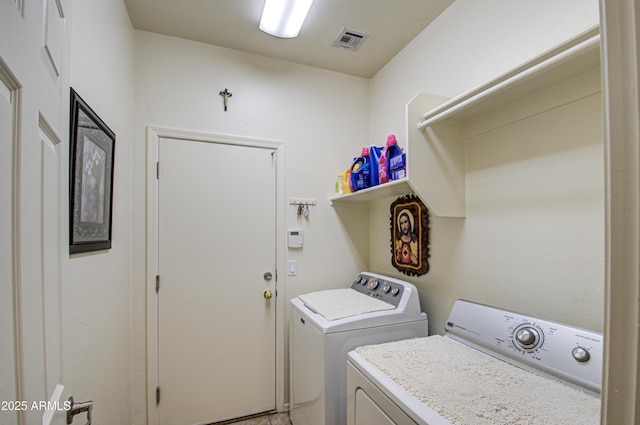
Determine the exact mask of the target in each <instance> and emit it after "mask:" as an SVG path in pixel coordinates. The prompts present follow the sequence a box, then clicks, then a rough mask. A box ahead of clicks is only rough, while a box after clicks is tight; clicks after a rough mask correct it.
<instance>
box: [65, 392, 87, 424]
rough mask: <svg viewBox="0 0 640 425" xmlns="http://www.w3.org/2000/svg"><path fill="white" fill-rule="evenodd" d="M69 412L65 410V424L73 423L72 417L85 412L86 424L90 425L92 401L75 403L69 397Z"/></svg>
mask: <svg viewBox="0 0 640 425" xmlns="http://www.w3.org/2000/svg"><path fill="white" fill-rule="evenodd" d="M69 406H70V407H69V410H67V424H70V423H72V422H73V417H74V416H75V415H77V414H78V413H82V412H87V423H86V425H91V411H92V410H93V401H83V402H81V403H76V402H74V401H73V397H69Z"/></svg>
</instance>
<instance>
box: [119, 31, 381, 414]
mask: <svg viewBox="0 0 640 425" xmlns="http://www.w3.org/2000/svg"><path fill="white" fill-rule="evenodd" d="M135 39H136V42H135V43H136V46H135V52H136V54H135V57H136V59H135V88H134V89H135V101H134V105H135V106H134V114H133V116H134V129H133V130H134V132H133V140H134V146H133V161H134V163H135V164H137V166H136V168H135V170H134V171H133V176H132V180H131V184H132V186H133V191H134V192H133V194H134V196H133V229H134V233H133V237H134V251H133V256H134V263H135V271H134V277H133V281H134V290H133V292H132V302H133V311H134V316H133V332H134V340H135V343H134V347H133V356H134V371H133V375H134V383H133V387H132V391H133V393H134V394H133V395H134V411H135V416H136V417H135V419H136V421H135V423H142V422H143V421H142V419H144V418H143V416H142V414H143V408H144V405H145V404H144V402H145V394H144V391H145V387H146V381H145V380H144V373H145V367H146V366H145V361H146V352H145V349H144V348H145V347H144V343H145V341H146V324H145V319H146V313H145V303H146V291H145V274H144V271H145V266H146V259H145V249H146V234H145V226H146V210H145V200H146V172H147V171H146V169H145V163H146V158H147V145H146V128H147V126H161V127H169V128H175V129H183V130H194V131H199V132H208V133H215V134H230V135H236V136H244V137H251V138H259V139H269V140H275V141H280V142H282V143H283V144H284V145H285V185H286V189H285V191H286V193H285V200H286V201H288V200H289V198H291V197H301V198H314V199H316V200H317V202H318V204H317V206H315V207H311V215H310V216H309V218H308V219H305V218H298V217H297V216H296V208H295V207H294V206H289V205H288V202H287V205H286V206H285V213H286V217H285V218H284V219H285V222H286V227H287V228H298V229H303V230H304V231H305V246H304V248H303V249H302V250H289V251H287V254H286V255H287V259H295V260H297V261H298V274H297V276H291V277H288V276H286V272H285V271H284V270H281V271H280V273H279V274H278V288H279V294H282V293H284V294H285V298H286V300H287V301H288V300H289V299H290V298H292V297H294V296H297V295H298V294H300V293H306V292H311V291H315V290H318V289H324V288H329V287H343V286H344V282H345V280H348V279H351V278H352V277H353V276H354V275H355V274H356V273H357V272H359V271H361V270H362V269H363V268H364V267H365V265H367V264H368V262H369V259H368V255H369V252H368V247H367V245H366V240H367V231H368V225H367V219H368V216H367V212H366V210H365V211H360V212H358V211H353V210H346V211H336V210H334V207H332V206H331V205H330V204H329V201H328V198H329V196H330V195H332V194H333V190H334V182H335V179H336V176H337V173H338V172H340V171H343V170H345V169H346V168H347V166H348V165H349V162H350V159H351V158H352V157H353V156H355V155H356V154H357V153H358V150H359V148H360V147H361V146H363V145H364V144H366V143H367V132H368V107H367V106H368V80H365V79H362V78H356V77H352V76H347V75H343V74H337V73H333V72H327V71H322V70H319V69H315V68H310V67H305V66H299V65H294V64H291V63H287V62H282V61H278V60H273V59H268V58H264V57H261V56H257V55H252V54H246V53H242V52H238V51H233V50H229V49H224V48H220V47H216V46H211V45H205V44H200V43H194V42H191V41H187V40H182V39H177V38H172V37H167V36H160V35H157V34H152V33H147V32H142V31H137V32H136V36H135ZM225 88H226V89H228V90H229V91H230V92H232V93H233V96H232V97H231V98H230V99H229V104H228V111H227V112H225V111H224V110H223V103H222V97H221V96H220V95H219V92H220V91H222V90H224V89H225ZM246 171H247V170H242V169H241V168H240V167H239V169H238V172H246ZM225 184H233V178H231V179H230V181H229V182H225ZM212 189H214V188H212ZM238 196H242V194H240V193H239V194H238ZM259 209H260V205H256V210H257V211H259ZM338 214H340V215H341V217H342V220H339V219H338ZM279 237H281V238H282V239H281V240H282V241H284V240H285V239H284V238H285V235H284V234H283V235H279ZM280 291H282V292H280ZM287 304H288V303H287ZM278 327H279V329H288V327H287V328H285V327H284V324H278ZM285 340H286V338H285ZM278 349H279V350H285V351H284V352H285V353H286V352H288V350H287V349H286V347H278ZM138 419H140V420H138Z"/></svg>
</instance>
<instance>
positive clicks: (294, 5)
mask: <svg viewBox="0 0 640 425" xmlns="http://www.w3.org/2000/svg"><path fill="white" fill-rule="evenodd" d="M311 3H313V0H266V1H265V3H264V9H263V11H262V19H260V29H261V30H262V31H264V32H266V33H267V34H271V35H273V36H275V37H280V38H294V37H297V36H298V34H299V33H300V28H302V24H303V23H304V20H305V19H306V18H307V14H308V13H309V9H310V8H311Z"/></svg>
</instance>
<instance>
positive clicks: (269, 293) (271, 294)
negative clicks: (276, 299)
mask: <svg viewBox="0 0 640 425" xmlns="http://www.w3.org/2000/svg"><path fill="white" fill-rule="evenodd" d="M262 295H264V297H265V299H267V300H268V299H271V297H273V292H271V289H267V290H266V291H264V294H262Z"/></svg>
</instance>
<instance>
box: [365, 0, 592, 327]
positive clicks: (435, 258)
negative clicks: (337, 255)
mask: <svg viewBox="0 0 640 425" xmlns="http://www.w3.org/2000/svg"><path fill="white" fill-rule="evenodd" d="M597 24H598V3H597V1H595V0H591V1H588V2H585V1H583V0H573V1H562V2H556V1H552V0H545V1H537V2H525V1H507V0H490V1H483V2H477V1H474V0H457V1H456V2H455V3H454V4H453V5H452V6H450V7H449V8H448V9H447V10H446V11H445V12H444V13H443V14H442V15H441V16H440V17H439V18H438V19H436V20H435V21H434V22H433V23H432V24H431V25H429V26H428V27H427V28H426V29H425V30H424V31H423V32H422V33H421V34H420V35H419V36H418V37H416V38H415V39H414V40H413V41H412V42H411V43H410V44H409V45H408V46H407V47H406V48H405V49H404V50H403V51H402V52H401V53H400V54H399V55H397V56H396V57H395V58H394V59H393V60H392V61H391V62H390V63H389V64H387V65H386V66H385V68H384V69H383V70H381V71H380V72H379V73H378V74H377V75H376V76H375V77H374V78H373V79H372V80H371V91H370V137H371V141H372V143H374V142H375V143H379V144H382V142H383V141H384V140H385V138H386V135H387V134H388V133H395V134H396V135H399V136H400V137H399V139H400V140H402V141H403V139H404V138H405V136H404V135H405V125H406V123H405V117H404V111H405V104H406V103H407V102H408V101H409V100H410V99H411V98H412V97H413V96H414V95H415V94H416V93H418V92H426V93H432V94H438V95H442V96H448V97H455V96H456V95H458V94H460V93H462V92H464V91H466V90H469V89H471V88H473V87H475V86H477V85H479V84H481V83H482V82H484V81H486V80H489V79H491V78H493V77H495V76H497V75H499V74H501V73H503V72H505V71H507V70H509V69H510V68H512V67H514V66H516V65H519V64H520V63H522V62H524V61H526V60H527V59H529V58H532V57H534V56H537V55H538V54H540V53H542V52H544V51H545V50H548V49H550V48H552V47H554V46H555V45H557V44H559V43H561V42H562V41H564V40H566V39H568V38H570V37H571V36H573V35H576V34H578V33H580V32H582V31H584V30H586V29H588V28H590V27H592V26H595V25H597ZM598 107H599V105H595V108H596V109H595V112H594V111H593V108H592V114H595V116H596V117H598V113H599V111H598ZM425 112H426V111H425ZM588 130H589V131H591V132H590V133H588V134H589V136H590V137H589V140H588V141H585V143H583V144H581V145H580V146H575V145H574V146H566V145H562V143H563V142H562V141H560V143H561V145H560V146H559V147H554V146H549V145H548V144H547V146H546V147H544V146H543V147H539V148H538V149H537V150H534V148H535V147H536V145H537V144H538V142H537V141H536V140H528V141H527V143H525V144H524V145H523V146H522V148H521V149H522V151H521V152H527V153H526V154H525V155H524V156H522V155H520V153H517V152H516V153H513V152H511V153H505V151H506V150H509V148H510V147H513V145H512V144H511V145H510V144H509V143H507V144H505V143H504V139H502V140H503V141H502V142H496V141H495V140H492V139H491V138H485V140H474V141H473V142H470V143H469V144H468V148H467V218H466V219H455V218H440V217H433V216H431V247H430V254H431V258H430V265H431V269H430V271H429V273H427V274H426V275H424V276H422V277H419V278H409V279H408V280H410V281H412V282H414V283H415V284H416V285H417V286H418V288H419V291H420V295H421V302H422V306H423V309H424V310H425V311H427V313H428V315H429V320H430V323H429V325H430V326H429V327H430V332H431V333H443V330H444V322H445V321H446V317H447V315H448V312H449V310H450V308H451V306H452V303H453V301H454V300H455V299H456V298H469V299H472V300H476V301H479V302H485V303H490V304H493V305H497V306H499V307H502V308H508V309H512V310H517V311H522V312H526V313H529V314H532V315H538V316H540V317H545V318H549V319H553V320H558V321H562V322H566V323H570V324H574V325H576V326H582V327H587V328H591V329H595V330H598V331H602V329H603V306H604V299H603V293H604V174H603V164H604V158H603V148H602V131H601V127H600V126H599V125H596V127H595V128H591V129H588ZM520 131H522V128H520ZM594 133H595V137H594ZM522 134H525V133H522ZM516 137H517V136H516ZM511 139H513V136H512V137H511ZM403 142H404V141H403ZM516 151H517V150H516ZM564 165H566V170H565V169H564V168H563V167H564ZM543 170H544V171H543ZM527 174H529V175H533V174H535V175H539V176H542V177H544V180H541V181H540V182H537V183H535V184H531V182H529V183H523V182H524V181H525V180H524V179H523V178H522V176H523V175H527ZM522 184H524V186H521V185H522ZM558 185H560V187H559V186H558ZM522 193H525V194H530V195H531V196H522ZM567 201H569V202H567ZM389 204H390V201H381V202H378V203H377V204H376V206H375V207H374V208H372V209H371V215H370V228H371V232H370V234H371V236H370V238H371V244H370V246H371V252H370V258H371V264H370V267H371V268H372V269H373V270H376V271H379V272H381V273H387V274H395V275H399V273H398V272H397V271H396V270H395V269H394V268H393V267H391V265H390V258H388V257H389V255H390V254H389V248H388V240H389V231H388V215H389ZM400 276H402V275H400Z"/></svg>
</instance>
